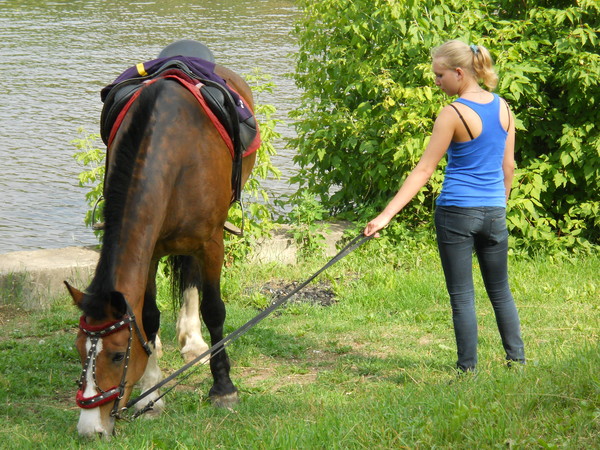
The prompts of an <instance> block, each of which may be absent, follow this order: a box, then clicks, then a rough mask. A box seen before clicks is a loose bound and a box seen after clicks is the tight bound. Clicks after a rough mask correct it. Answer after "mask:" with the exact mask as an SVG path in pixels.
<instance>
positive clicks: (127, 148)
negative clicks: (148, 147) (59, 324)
mask: <svg viewBox="0 0 600 450" xmlns="http://www.w3.org/2000/svg"><path fill="white" fill-rule="evenodd" d="M165 81H167V80H159V81H157V82H155V83H152V84H150V85H149V86H147V87H144V88H142V91H141V93H140V95H139V97H138V98H137V100H136V101H135V103H134V104H133V105H132V107H131V110H130V111H129V113H128V115H132V117H131V121H130V125H129V127H128V128H127V129H123V128H121V135H120V138H119V139H117V140H115V142H116V143H117V145H115V146H113V147H111V149H110V151H111V152H115V163H114V165H113V166H111V170H110V172H109V173H108V177H107V181H106V185H105V192H104V198H105V203H104V221H105V231H104V238H103V240H102V251H101V253H100V259H99V261H98V266H97V267H96V272H95V274H94V278H93V279H92V282H91V284H90V285H89V287H88V288H87V290H86V295H85V297H84V300H83V302H82V305H81V309H82V310H83V312H84V313H85V314H86V315H87V316H90V317H92V318H94V319H96V320H103V319H105V318H106V312H107V311H106V305H107V302H108V300H109V298H110V293H111V292H113V291H114V290H115V287H114V285H115V280H114V270H113V267H114V264H115V259H116V250H117V249H118V247H119V240H120V233H121V225H122V223H123V214H124V210H125V203H126V201H127V197H128V193H129V187H130V184H131V180H132V178H133V171H134V169H135V165H136V161H137V157H138V152H139V148H140V146H141V142H142V140H143V139H144V138H145V137H146V134H147V132H148V130H149V127H148V124H149V123H150V119H151V117H152V114H153V112H154V109H155V108H154V107H155V104H156V101H157V98H158V96H159V94H160V92H161V86H164V82H165ZM107 158H108V156H107Z"/></svg>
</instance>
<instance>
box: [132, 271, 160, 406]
mask: <svg viewBox="0 0 600 450" xmlns="http://www.w3.org/2000/svg"><path fill="white" fill-rule="evenodd" d="M157 267H158V260H153V261H152V263H151V265H150V268H149V270H148V282H147V284H146V293H145V296H144V308H143V313H142V317H143V326H144V331H145V332H146V336H147V339H148V340H149V341H150V342H149V344H150V347H151V349H152V354H151V355H150V357H149V358H148V363H147V365H146V370H145V371H144V374H143V375H142V378H140V381H138V385H139V386H140V389H141V390H142V392H144V391H146V390H148V389H150V388H151V387H152V386H154V385H156V384H157V383H159V382H160V381H161V380H162V378H163V376H162V372H161V370H160V368H159V367H158V360H159V358H160V357H161V356H162V343H161V342H160V338H159V337H158V329H159V326H160V311H159V310H158V307H157V306H156V269H157ZM159 395H160V394H159V392H158V391H154V392H153V393H152V394H150V395H148V397H146V398H144V399H143V400H141V401H140V402H139V403H137V404H136V406H135V407H136V409H138V410H139V409H142V408H144V407H145V406H146V405H147V404H148V403H150V402H154V401H156V403H155V404H154V405H153V408H152V410H151V411H150V414H151V415H158V414H160V413H161V412H162V410H163V409H164V407H165V404H164V401H163V400H162V399H160V400H158V401H157V400H156V399H157V398H158V396H159Z"/></svg>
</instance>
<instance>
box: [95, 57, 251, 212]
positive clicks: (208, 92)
mask: <svg viewBox="0 0 600 450" xmlns="http://www.w3.org/2000/svg"><path fill="white" fill-rule="evenodd" d="M181 59H185V60H190V59H198V58H186V57H178V58H166V60H165V61H161V60H155V61H151V62H150V64H149V69H148V71H150V72H151V73H150V74H148V73H147V72H146V69H145V67H144V66H146V64H143V65H141V67H140V65H138V66H136V71H137V74H138V75H140V76H133V77H131V75H132V71H131V69H129V70H128V71H126V72H124V73H123V74H122V75H121V76H120V77H119V78H117V80H115V83H113V84H111V85H109V86H107V87H106V88H104V89H103V90H102V99H103V101H104V106H103V108H102V113H101V116H100V136H101V137H102V140H103V141H104V143H105V144H106V145H107V146H109V145H110V143H111V140H112V136H114V134H115V132H116V129H117V128H118V127H119V125H120V119H121V120H122V117H123V115H124V114H123V113H124V108H128V107H129V106H130V105H131V102H132V99H133V98H134V96H135V95H136V93H137V92H138V91H139V90H140V89H142V88H143V86H145V85H146V84H147V83H148V82H151V81H152V80H156V79H158V78H174V79H176V80H177V81H180V83H181V84H183V85H184V86H185V87H187V88H188V89H189V90H191V91H192V89H195V90H194V91H192V93H193V94H194V95H195V96H196V98H198V100H199V101H200V103H201V104H202V106H203V107H205V109H206V107H208V109H209V110H210V113H212V115H211V114H209V116H211V119H213V117H214V118H216V120H217V121H218V124H215V125H216V126H217V127H218V129H219V131H220V132H221V131H222V130H225V132H226V134H227V136H228V137H229V140H230V142H231V146H230V151H231V153H232V158H233V173H232V188H233V192H234V198H233V200H232V201H239V200H240V196H241V166H242V157H243V156H246V155H248V154H250V153H252V152H254V151H256V150H257V149H258V147H259V145H260V135H259V133H258V126H257V123H256V119H255V117H254V115H253V113H252V112H251V110H250V108H249V107H248V106H247V105H245V104H244V101H243V99H242V98H241V97H240V96H239V95H238V94H237V93H236V92H235V91H233V90H231V89H230V88H229V87H228V86H227V85H226V83H225V81H224V80H220V78H218V77H216V76H215V75H214V74H212V76H211V75H210V73H207V70H206V67H207V66H208V67H209V68H210V67H214V65H212V66H211V65H210V64H212V63H208V62H207V64H206V65H204V64H201V63H203V62H204V61H193V63H194V64H193V66H190V65H188V64H186V62H184V61H182V60H181ZM156 62H159V63H161V64H160V65H158V66H157V64H156ZM200 67H202V70H200V69H199V68H200ZM150 68H151V69H150ZM194 69H195V70H194ZM209 77H211V78H212V79H209ZM197 86H200V88H199V89H198V88H197ZM198 91H199V93H198ZM199 96H200V97H201V98H200V97H199ZM213 122H214V119H213ZM219 124H220V126H221V127H219V126H218V125H219ZM221 134H222V136H223V133H221ZM223 137H224V136H223ZM224 139H225V137H224ZM225 141H226V142H227V141H228V140H227V139H225ZM227 143H228V144H229V142H227ZM107 160H108V158H107Z"/></svg>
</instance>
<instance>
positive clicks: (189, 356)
mask: <svg viewBox="0 0 600 450" xmlns="http://www.w3.org/2000/svg"><path fill="white" fill-rule="evenodd" d="M206 350H208V346H207V347H206V349H204V350H203V351H197V350H190V351H186V352H184V351H183V350H182V351H181V356H182V357H183V360H184V361H185V363H186V364H187V363H189V362H192V361H194V360H195V359H196V358H197V357H198V356H200V355H201V354H203V353H205V352H206ZM208 361H210V354H208V355H206V356H205V357H204V358H202V359H201V360H200V361H199V362H200V364H206V363H208Z"/></svg>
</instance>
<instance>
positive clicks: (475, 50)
mask: <svg viewBox="0 0 600 450" xmlns="http://www.w3.org/2000/svg"><path fill="white" fill-rule="evenodd" d="M469 47H471V51H472V52H473V54H474V55H477V53H479V47H477V46H476V45H475V44H471V45H469Z"/></svg>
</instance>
